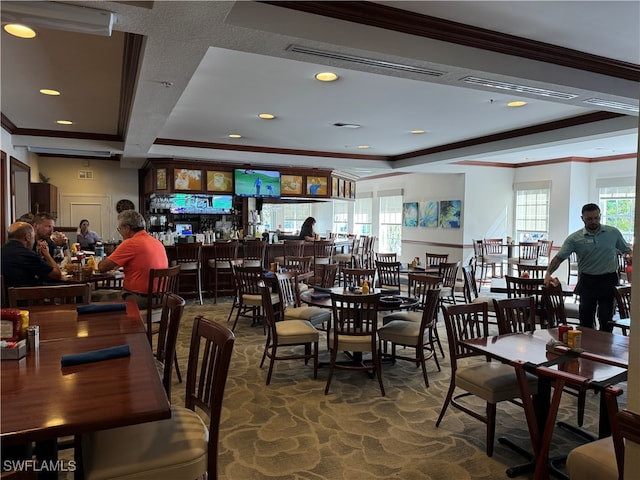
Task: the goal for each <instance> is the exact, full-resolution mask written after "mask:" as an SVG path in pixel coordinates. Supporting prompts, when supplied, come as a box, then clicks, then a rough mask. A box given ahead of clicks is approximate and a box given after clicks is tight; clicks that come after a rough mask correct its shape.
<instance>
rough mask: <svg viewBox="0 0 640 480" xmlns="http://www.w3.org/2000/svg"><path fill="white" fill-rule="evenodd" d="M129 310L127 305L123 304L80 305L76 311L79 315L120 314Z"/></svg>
mask: <svg viewBox="0 0 640 480" xmlns="http://www.w3.org/2000/svg"><path fill="white" fill-rule="evenodd" d="M126 309H127V304H126V303H124V302H122V303H101V304H89V305H78V308H77V309H76V310H77V311H78V313H102V312H120V311H124V310H126Z"/></svg>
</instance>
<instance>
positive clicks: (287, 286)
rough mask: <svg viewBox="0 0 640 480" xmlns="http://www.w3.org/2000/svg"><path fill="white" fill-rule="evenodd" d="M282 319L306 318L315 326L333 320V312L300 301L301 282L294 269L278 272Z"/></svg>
mask: <svg viewBox="0 0 640 480" xmlns="http://www.w3.org/2000/svg"><path fill="white" fill-rule="evenodd" d="M276 277H277V278H278V295H279V299H280V301H279V303H280V319H284V320H305V321H308V322H309V323H311V325H313V326H314V327H316V326H318V325H324V324H325V323H327V322H329V321H330V320H331V312H330V311H329V310H328V309H326V308H320V307H313V306H307V305H302V303H301V302H300V289H299V285H300V282H299V281H298V274H297V273H296V272H295V271H293V270H290V271H286V272H283V273H277V274H276Z"/></svg>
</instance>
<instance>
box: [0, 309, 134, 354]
mask: <svg viewBox="0 0 640 480" xmlns="http://www.w3.org/2000/svg"><path fill="white" fill-rule="evenodd" d="M126 303H127V310H126V311H119V312H102V313H84V314H81V315H78V312H77V311H76V307H77V306H76V305H56V306H55V307H50V306H46V307H28V310H29V325H38V326H39V327H40V341H41V342H42V341H46V340H54V339H62V338H68V337H73V336H75V337H94V336H99V335H116V334H127V333H145V328H144V324H143V323H142V322H141V321H140V311H139V310H138V306H137V305H136V302H134V301H133V300H129V301H128V302H126ZM94 305H97V304H96V303H94ZM3 366H4V364H3Z"/></svg>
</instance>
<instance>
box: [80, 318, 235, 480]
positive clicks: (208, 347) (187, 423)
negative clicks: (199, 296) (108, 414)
mask: <svg viewBox="0 0 640 480" xmlns="http://www.w3.org/2000/svg"><path fill="white" fill-rule="evenodd" d="M234 340H235V338H234V335H233V333H232V332H231V331H230V330H229V329H228V328H226V327H224V326H222V325H220V324H218V323H216V322H214V321H211V320H208V319H207V318H205V317H202V316H197V317H195V319H194V321H193V329H192V334H191V343H190V347H189V365H188V368H187V381H186V395H185V406H184V407H181V406H178V405H172V406H171V418H168V419H166V420H160V421H154V422H147V423H140V424H137V425H130V426H126V427H120V428H112V429H109V430H100V431H97V432H91V433H88V434H85V435H83V436H82V442H81V450H80V452H79V455H78V456H76V458H77V459H78V458H81V459H82V461H81V462H80V465H79V467H81V468H82V471H83V473H84V478H85V479H86V480H94V479H98V478H135V479H136V480H175V479H178V478H180V479H192V478H193V479H195V478H209V479H211V480H215V479H216V478H217V465H218V436H219V425H220V413H221V411H222V405H223V398H224V390H225V385H226V382H227V375H228V373H229V366H230V364H231V355H232V353H233V344H234ZM196 408H198V409H200V410H202V412H203V414H204V415H205V416H206V417H205V418H208V419H209V422H208V424H205V422H204V421H203V420H202V418H201V416H200V415H199V414H198V413H196ZM207 476H208V477H207Z"/></svg>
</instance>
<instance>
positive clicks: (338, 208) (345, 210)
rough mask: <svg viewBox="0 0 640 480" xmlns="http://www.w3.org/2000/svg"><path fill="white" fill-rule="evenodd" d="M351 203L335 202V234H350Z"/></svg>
mask: <svg viewBox="0 0 640 480" xmlns="http://www.w3.org/2000/svg"><path fill="white" fill-rule="evenodd" d="M350 205H351V202H340V201H335V202H333V230H332V232H333V233H348V230H349V206H350Z"/></svg>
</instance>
